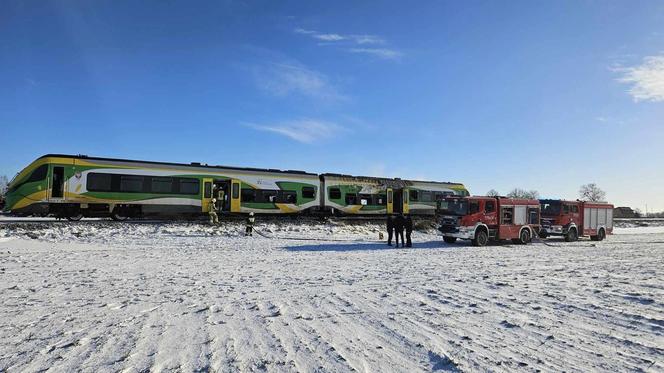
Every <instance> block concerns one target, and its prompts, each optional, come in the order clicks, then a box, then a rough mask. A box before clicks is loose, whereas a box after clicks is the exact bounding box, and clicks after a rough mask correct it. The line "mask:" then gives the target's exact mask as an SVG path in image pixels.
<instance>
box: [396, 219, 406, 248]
mask: <svg viewBox="0 0 664 373" xmlns="http://www.w3.org/2000/svg"><path fill="white" fill-rule="evenodd" d="M404 224H405V220H404V218H403V215H401V214H399V215H397V217H396V218H394V231H395V232H394V233H395V235H394V241H395V243H396V247H399V236H401V247H404V244H405V242H404V239H403V228H404Z"/></svg>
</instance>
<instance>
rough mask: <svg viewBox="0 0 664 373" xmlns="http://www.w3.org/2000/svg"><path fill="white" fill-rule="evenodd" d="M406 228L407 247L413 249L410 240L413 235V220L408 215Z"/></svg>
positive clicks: (405, 223)
mask: <svg viewBox="0 0 664 373" xmlns="http://www.w3.org/2000/svg"><path fill="white" fill-rule="evenodd" d="M404 226H405V228H406V247H413V241H411V239H410V235H411V234H413V219H411V217H410V215H406V220H405V222H404ZM402 240H403V238H402Z"/></svg>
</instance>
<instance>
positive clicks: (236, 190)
mask: <svg viewBox="0 0 664 373" xmlns="http://www.w3.org/2000/svg"><path fill="white" fill-rule="evenodd" d="M240 202H241V201H240V180H235V179H233V180H232V182H231V212H240V209H241V204H240Z"/></svg>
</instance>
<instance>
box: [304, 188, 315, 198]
mask: <svg viewBox="0 0 664 373" xmlns="http://www.w3.org/2000/svg"><path fill="white" fill-rule="evenodd" d="M302 198H316V189H315V188H314V187H302Z"/></svg>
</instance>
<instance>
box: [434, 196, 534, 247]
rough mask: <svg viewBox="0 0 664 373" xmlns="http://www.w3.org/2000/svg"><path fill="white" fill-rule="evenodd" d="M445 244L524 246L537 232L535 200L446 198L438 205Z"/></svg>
mask: <svg viewBox="0 0 664 373" xmlns="http://www.w3.org/2000/svg"><path fill="white" fill-rule="evenodd" d="M439 213H440V214H441V216H442V217H441V222H440V223H441V224H440V227H439V228H438V229H439V230H440V231H441V232H442V233H443V239H444V240H445V242H446V243H454V242H456V240H457V239H459V238H460V239H466V240H470V241H471V242H472V243H473V245H475V246H484V245H486V244H487V243H488V242H489V240H494V241H499V240H512V241H514V242H518V243H522V244H527V243H528V242H530V241H531V240H532V238H533V237H534V236H535V235H536V234H537V232H538V231H539V219H540V216H539V215H540V204H539V201H538V200H536V199H511V198H505V197H448V198H445V199H443V200H442V201H440V205H439Z"/></svg>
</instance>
